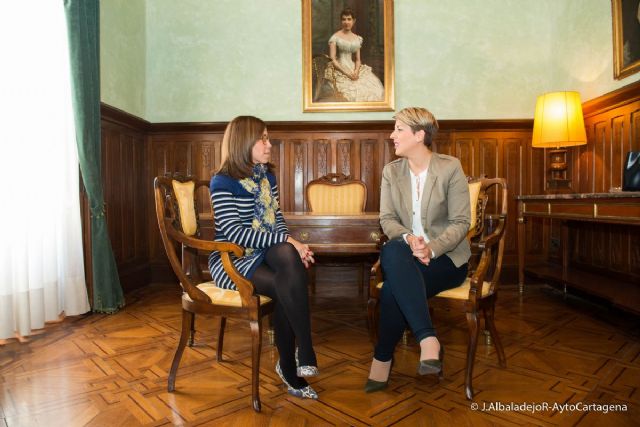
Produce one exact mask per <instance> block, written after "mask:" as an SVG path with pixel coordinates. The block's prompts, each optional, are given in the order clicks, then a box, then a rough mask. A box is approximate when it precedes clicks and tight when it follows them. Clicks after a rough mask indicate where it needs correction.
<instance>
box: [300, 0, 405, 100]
mask: <svg viewBox="0 0 640 427" xmlns="http://www.w3.org/2000/svg"><path fill="white" fill-rule="evenodd" d="M351 3H354V4H357V6H358V8H356V7H351V11H352V12H353V14H354V15H355V16H354V18H355V23H354V26H353V33H354V34H355V35H357V36H360V37H361V39H360V43H359V44H358V42H357V41H355V40H356V38H355V37H352V38H351V40H353V42H346V43H355V44H352V45H351V46H347V47H346V48H345V49H343V50H342V51H341V50H340V48H338V46H342V47H344V45H341V43H342V42H340V41H338V42H334V46H336V47H335V50H336V51H337V54H335V55H334V58H336V61H338V65H337V66H336V65H334V64H335V62H334V61H333V60H332V59H331V57H330V49H329V46H330V45H329V39H330V38H332V36H339V35H338V34H337V33H338V30H341V12H342V11H343V10H344V9H345V8H346V7H348V6H350V5H351ZM332 40H336V39H332ZM345 40H346V39H345ZM393 43H394V42H393V0H360V1H358V2H353V1H349V0H302V80H303V85H302V86H303V90H302V91H303V111H304V112H345V111H393V110H394V56H393V55H394V49H393V48H394V46H393ZM358 46H359V47H358ZM349 49H352V50H353V49H356V50H357V51H358V52H356V51H355V50H354V51H353V52H352V53H351V54H350V55H349ZM357 55H359V56H360V59H361V64H362V65H361V67H360V69H359V75H358V76H356V78H355V79H354V78H352V77H350V78H349V79H347V78H346V75H345V74H344V73H342V72H341V71H340V69H341V68H342V69H348V68H347V67H348V66H349V65H348V63H349V59H348V58H349V57H350V58H351V65H353V58H356V57H357ZM345 61H346V62H345ZM376 79H377V82H376ZM380 84H381V85H382V93H381V88H380Z"/></svg>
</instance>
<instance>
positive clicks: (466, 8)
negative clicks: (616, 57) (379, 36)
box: [101, 0, 640, 122]
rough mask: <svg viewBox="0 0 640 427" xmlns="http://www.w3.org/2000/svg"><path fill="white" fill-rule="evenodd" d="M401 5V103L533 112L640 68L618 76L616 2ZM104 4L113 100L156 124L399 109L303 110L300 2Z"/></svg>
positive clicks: (442, 110)
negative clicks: (548, 99)
mask: <svg viewBox="0 0 640 427" xmlns="http://www.w3.org/2000/svg"><path fill="white" fill-rule="evenodd" d="M394 3H395V49H396V57H395V81H396V108H398V109H399V108H402V107H405V106H409V105H421V106H426V107H427V108H429V109H431V110H432V111H433V112H434V114H435V115H436V117H438V118H440V119H505V118H530V117H532V116H533V109H534V104H535V98H536V96H537V95H539V94H540V93H543V92H546V91H550V90H578V91H580V92H581V93H582V98H583V100H588V99H591V98H594V97H597V96H599V95H602V94H604V93H607V92H609V91H611V90H614V89H616V88H618V87H620V86H624V85H626V84H628V83H631V82H632V81H635V80H638V79H640V74H636V75H635V76H631V77H629V78H627V79H625V80H622V81H615V80H613V71H612V57H613V56H612V46H611V44H612V41H611V40H612V37H611V32H612V30H611V2H610V0H538V1H526V0H449V1H447V2H442V1H440V0H396V1H395V2H394ZM101 11H102V20H101V23H102V25H103V29H102V36H103V39H102V50H103V53H102V60H103V62H102V70H103V74H102V79H103V83H102V88H103V96H102V97H103V101H104V102H106V103H108V104H110V105H113V106H115V107H118V108H121V109H123V110H125V111H128V112H130V113H132V114H135V115H138V116H140V117H143V118H145V119H147V120H149V121H151V122H182V121H185V122H191V121H194V122H198V121H226V120H229V119H231V118H232V117H234V116H236V115H238V114H253V115H257V116H259V117H261V118H263V119H265V120H322V121H345V120H378V119H389V118H390V117H391V115H392V114H391V113H388V112H379V113H303V112H302V65H301V64H302V59H301V56H302V43H301V1H300V0H181V1H174V0H135V1H134V2H131V1H123V0H102V1H101ZM104 27H106V28H104ZM145 30H146V31H145ZM356 32H357V28H356ZM145 33H146V38H145V37H142V40H140V37H141V35H143V34H145ZM129 39H133V41H135V43H131V40H129ZM141 70H144V72H142V71H141ZM143 88H144V90H143ZM141 93H142V94H144V97H143V98H142V99H140V94H141Z"/></svg>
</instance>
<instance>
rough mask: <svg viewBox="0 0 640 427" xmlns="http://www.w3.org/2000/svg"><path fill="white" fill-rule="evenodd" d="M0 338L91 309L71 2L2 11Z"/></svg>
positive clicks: (18, 4) (7, 6)
mask: <svg viewBox="0 0 640 427" xmlns="http://www.w3.org/2000/svg"><path fill="white" fill-rule="evenodd" d="M0 46H1V49H0V52H2V57H3V64H4V65H2V67H0V121H1V126H0V159H2V160H1V165H0V174H2V180H1V181H0V182H1V184H2V187H1V188H2V190H1V191H0V197H1V198H2V205H1V206H0V340H1V339H3V338H11V337H20V336H26V335H30V334H31V333H32V330H33V329H39V328H42V327H44V325H45V322H48V321H54V320H58V319H60V318H61V317H62V316H64V315H76V314H81V313H85V312H87V311H89V310H90V307H89V302H88V298H87V291H86V286H85V281H84V266H83V255H82V232H81V222H80V203H79V184H78V173H79V172H78V155H77V148H76V141H75V132H74V125H73V111H72V108H71V86H70V74H69V59H68V52H67V34H66V21H65V15H64V5H63V1H62V0H56V1H52V0H42V1H23V0H19V1H12V2H6V3H3V4H2V5H1V6H0Z"/></svg>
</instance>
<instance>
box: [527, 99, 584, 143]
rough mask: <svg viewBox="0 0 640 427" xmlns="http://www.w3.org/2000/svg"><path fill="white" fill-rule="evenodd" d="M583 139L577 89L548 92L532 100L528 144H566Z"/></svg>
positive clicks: (580, 106) (582, 125)
mask: <svg viewBox="0 0 640 427" xmlns="http://www.w3.org/2000/svg"><path fill="white" fill-rule="evenodd" d="M586 143H587V134H586V132H585V130H584V117H583V115H582V104H581V103H580V94H579V93H578V92H551V93H546V94H544V95H540V96H539V97H538V100H537V101H536V113H535V116H534V119H533V140H532V142H531V146H533V147H539V148H545V147H556V148H559V147H570V146H574V145H584V144H586Z"/></svg>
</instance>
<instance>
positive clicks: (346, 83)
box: [325, 8, 384, 102]
mask: <svg viewBox="0 0 640 427" xmlns="http://www.w3.org/2000/svg"><path fill="white" fill-rule="evenodd" d="M340 22H341V24H342V28H341V29H340V30H338V31H336V33H335V34H334V35H333V36H331V38H330V39H329V57H330V58H331V62H330V63H329V64H327V68H326V69H325V78H326V79H328V80H329V81H331V82H333V83H334V84H335V87H336V89H337V91H338V92H339V94H340V95H342V98H344V99H342V100H343V101H349V102H366V101H383V100H384V86H382V83H381V82H380V79H379V78H378V77H376V75H375V74H373V71H372V70H371V67H370V66H368V65H365V64H362V63H361V62H360V48H361V47H362V40H363V39H362V37H360V36H359V35H357V34H355V33H354V32H353V31H351V30H352V29H353V26H354V24H355V22H356V19H355V17H354V15H353V11H352V10H351V9H350V8H346V9H344V10H343V11H342V12H341V13H340ZM354 59H355V61H354Z"/></svg>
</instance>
